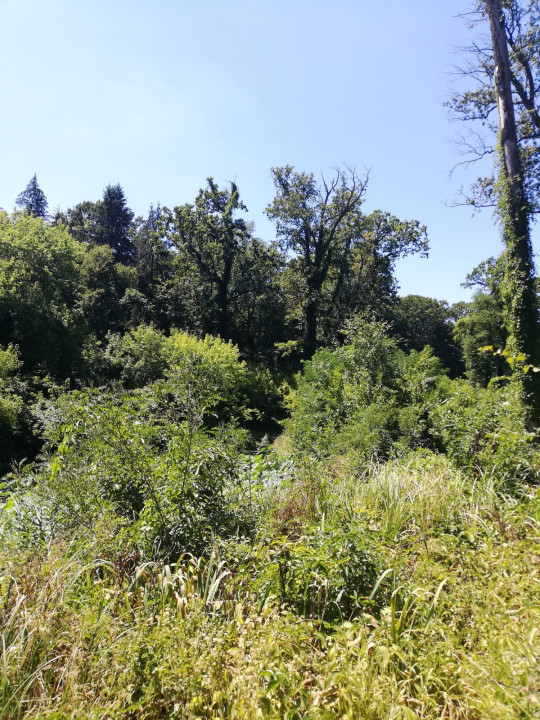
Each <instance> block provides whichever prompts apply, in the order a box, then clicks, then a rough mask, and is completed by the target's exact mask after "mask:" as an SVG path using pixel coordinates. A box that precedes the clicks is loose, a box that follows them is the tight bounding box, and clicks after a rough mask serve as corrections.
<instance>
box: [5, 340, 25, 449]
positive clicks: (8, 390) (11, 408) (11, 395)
mask: <svg viewBox="0 0 540 720" xmlns="http://www.w3.org/2000/svg"><path fill="white" fill-rule="evenodd" d="M21 365H22V363H21V361H20V360H19V353H18V350H17V348H15V347H13V345H8V347H7V348H6V349H5V350H3V349H2V348H1V347H0V442H5V441H6V437H7V435H8V434H11V433H12V432H13V431H14V430H16V428H17V425H18V423H19V418H20V414H21V412H22V410H23V400H22V398H21V397H20V396H19V395H17V394H16V393H15V392H14V390H13V388H12V387H10V383H9V377H10V375H13V374H15V373H16V372H17V370H19V368H20V367H21Z"/></svg>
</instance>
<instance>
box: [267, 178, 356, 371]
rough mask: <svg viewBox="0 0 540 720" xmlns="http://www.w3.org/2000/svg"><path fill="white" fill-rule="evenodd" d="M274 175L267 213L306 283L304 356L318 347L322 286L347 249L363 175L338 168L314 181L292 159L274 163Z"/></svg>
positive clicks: (351, 236) (309, 354)
mask: <svg viewBox="0 0 540 720" xmlns="http://www.w3.org/2000/svg"><path fill="white" fill-rule="evenodd" d="M272 175H273V178H274V185H275V187H276V196H275V198H274V200H273V202H272V204H271V205H269V206H268V207H267V209H266V214H267V215H268V217H269V218H270V219H271V220H274V221H275V222H276V229H277V236H278V238H279V239H280V240H281V245H282V249H283V251H284V252H288V251H292V252H293V253H294V257H293V259H292V260H291V264H292V265H293V267H294V268H295V269H296V270H297V272H298V274H299V275H300V277H301V279H302V281H303V284H304V291H305V299H304V303H303V315H304V322H305V334H304V357H305V358H306V359H309V358H310V357H311V356H312V355H313V353H314V352H315V350H316V349H317V331H318V326H319V316H320V307H321V302H322V294H321V293H322V288H323V285H324V283H325V281H326V279H327V277H328V274H329V272H330V269H331V268H332V267H335V266H337V264H338V263H339V262H340V260H341V257H340V256H342V255H344V254H345V255H347V254H348V253H349V252H350V248H351V245H352V242H353V239H354V237H355V234H356V233H355V230H354V228H355V223H354V221H355V219H357V218H358V211H359V208H360V205H361V203H362V198H363V195H364V193H365V190H366V185H367V178H360V177H358V175H357V174H356V172H355V171H353V170H349V169H344V170H341V169H340V170H337V171H336V173H335V175H334V177H333V178H332V179H331V180H329V181H327V180H326V179H325V178H324V177H323V178H322V184H321V185H318V184H317V183H316V182H315V178H314V176H313V174H312V173H310V174H308V173H298V172H295V171H294V168H293V167H292V166H291V165H285V166H284V167H278V168H272Z"/></svg>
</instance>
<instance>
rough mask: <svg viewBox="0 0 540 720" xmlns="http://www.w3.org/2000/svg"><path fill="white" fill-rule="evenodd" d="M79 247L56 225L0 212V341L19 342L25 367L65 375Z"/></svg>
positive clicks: (72, 343) (73, 335) (72, 350)
mask: <svg viewBox="0 0 540 720" xmlns="http://www.w3.org/2000/svg"><path fill="white" fill-rule="evenodd" d="M83 252H84V248H83V246H82V245H80V244H79V243H77V242H75V241H74V240H72V239H71V237H70V236H69V234H68V233H67V232H66V231H65V230H64V229H63V228H61V227H52V226H50V225H47V224H46V223H44V221H43V219H42V218H39V217H33V216H32V215H31V214H22V215H21V214H14V215H13V216H12V217H9V216H8V215H7V214H6V213H3V212H0V342H1V343H3V344H7V343H13V344H16V345H18V347H19V350H20V353H21V358H22V360H23V362H24V365H25V369H26V371H27V372H31V371H32V370H37V369H41V370H42V371H44V372H51V373H53V374H56V375H60V376H63V377H66V376H67V375H69V372H70V370H71V368H72V367H73V365H74V364H75V363H76V361H77V355H78V345H79V341H80V337H79V336H80V333H79V332H78V323H77V320H76V316H75V314H74V305H75V298H76V292H77V286H78V283H79V278H80V267H81V262H82V257H83Z"/></svg>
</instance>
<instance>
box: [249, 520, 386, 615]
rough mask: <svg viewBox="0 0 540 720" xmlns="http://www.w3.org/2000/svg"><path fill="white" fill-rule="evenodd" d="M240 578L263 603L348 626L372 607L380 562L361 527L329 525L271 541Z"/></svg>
mask: <svg viewBox="0 0 540 720" xmlns="http://www.w3.org/2000/svg"><path fill="white" fill-rule="evenodd" d="M236 572H237V573H238V575H239V577H242V575H243V574H245V578H244V580H245V581H246V582H248V583H249V586H250V592H252V593H254V595H255V596H257V597H260V598H261V602H263V603H264V602H265V601H268V599H269V598H274V599H275V600H277V601H278V602H279V604H280V606H282V607H284V608H288V609H290V610H292V611H293V612H295V613H297V614H298V615H300V616H302V617H306V618H311V619H313V620H322V621H324V622H328V623H333V622H343V621H344V620H350V619H352V618H353V617H357V616H359V615H360V614H361V613H362V611H364V610H365V609H366V608H371V607H372V599H371V598H370V595H371V593H372V591H373V589H374V587H375V584H376V582H377V578H378V576H379V575H380V572H381V559H380V557H378V556H377V553H376V552H375V551H374V549H373V547H372V545H371V539H370V537H369V535H367V534H365V533H364V532H363V529H362V528H359V527H354V528H353V527H347V526H343V525H341V526H337V525H336V526H333V525H330V524H326V523H325V522H324V521H323V522H321V523H320V524H317V525H312V526H307V527H306V528H305V529H303V531H301V532H300V534H299V535H297V536H293V537H290V536H276V537H270V538H269V539H268V542H264V543H261V544H259V545H257V546H255V548H254V550H253V551H251V552H250V553H249V554H248V555H247V557H244V558H242V563H241V564H240V566H239V567H238V568H237V570H236Z"/></svg>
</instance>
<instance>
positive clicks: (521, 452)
mask: <svg viewBox="0 0 540 720" xmlns="http://www.w3.org/2000/svg"><path fill="white" fill-rule="evenodd" d="M431 418H432V421H433V423H434V426H435V429H436V432H437V433H439V434H440V436H441V439H442V442H443V446H444V449H445V452H446V453H447V454H448V456H449V457H450V458H451V459H452V460H453V461H454V462H455V463H456V464H457V465H458V467H460V468H462V469H464V470H466V471H468V472H472V473H474V474H476V475H478V476H483V475H491V476H492V477H493V479H494V481H495V482H496V483H497V485H498V486H507V487H512V486H514V485H515V484H516V483H519V482H520V481H523V480H526V479H529V480H532V479H534V478H537V477H538V472H539V471H540V465H539V461H540V458H539V456H538V451H537V447H536V442H535V440H536V436H535V434H534V433H533V432H529V431H528V430H527V424H526V420H527V411H526V408H525V407H524V405H523V403H522V402H521V393H520V389H519V387H518V386H516V384H515V383H508V382H504V381H503V382H498V381H492V382H491V383H490V384H489V385H488V387H487V388H478V387H477V388H475V387H472V386H471V385H470V384H469V383H467V382H465V381H463V380H454V381H452V382H451V383H449V385H448V391H447V399H446V401H445V403H444V404H442V405H440V406H439V407H436V408H434V409H433V411H432V413H431Z"/></svg>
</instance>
